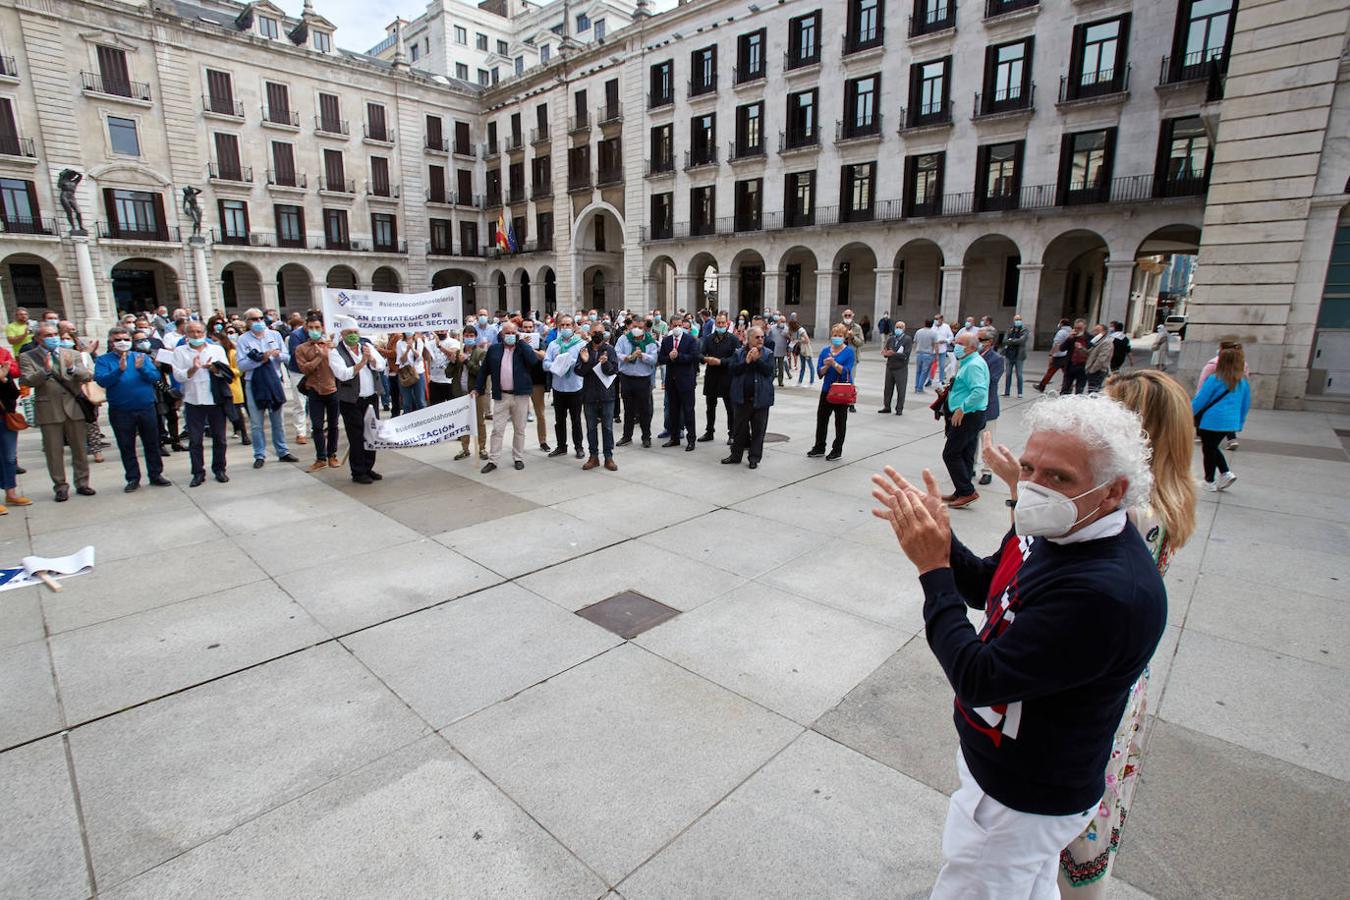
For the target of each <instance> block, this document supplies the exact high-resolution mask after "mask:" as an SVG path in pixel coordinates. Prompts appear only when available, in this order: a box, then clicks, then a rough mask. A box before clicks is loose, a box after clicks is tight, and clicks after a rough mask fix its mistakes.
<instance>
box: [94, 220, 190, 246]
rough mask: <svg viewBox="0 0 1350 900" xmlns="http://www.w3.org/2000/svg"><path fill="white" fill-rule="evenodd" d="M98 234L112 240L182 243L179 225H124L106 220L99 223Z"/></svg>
mask: <svg viewBox="0 0 1350 900" xmlns="http://www.w3.org/2000/svg"><path fill="white" fill-rule="evenodd" d="M98 236H99V238H100V239H102V240H110V241H167V242H170V243H175V244H177V243H182V240H183V237H182V232H181V231H179V230H178V226H177V225H167V226H163V227H160V226H158V225H154V224H148V223H133V224H129V225H123V224H119V223H114V222H108V221H106V220H104V221H100V222H99V223H98Z"/></svg>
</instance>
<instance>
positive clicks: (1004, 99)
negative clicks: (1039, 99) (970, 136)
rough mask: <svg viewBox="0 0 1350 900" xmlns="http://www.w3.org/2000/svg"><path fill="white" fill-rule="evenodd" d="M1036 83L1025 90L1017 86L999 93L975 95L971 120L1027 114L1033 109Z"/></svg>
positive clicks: (977, 93)
mask: <svg viewBox="0 0 1350 900" xmlns="http://www.w3.org/2000/svg"><path fill="white" fill-rule="evenodd" d="M1035 101H1036V83H1035V82H1032V83H1031V84H1030V85H1028V86H1027V88H1026V89H1025V90H1023V89H1022V86H1021V85H1020V84H1019V85H1017V86H1016V87H1013V88H1004V89H1003V90H1001V91H991V92H986V93H983V94H981V93H979V92H978V91H977V92H976V94H975V108H974V112H973V113H972V114H971V118H972V119H989V118H994V117H998V116H1012V115H1019V114H1027V113H1030V112H1032V111H1033V110H1034V109H1035Z"/></svg>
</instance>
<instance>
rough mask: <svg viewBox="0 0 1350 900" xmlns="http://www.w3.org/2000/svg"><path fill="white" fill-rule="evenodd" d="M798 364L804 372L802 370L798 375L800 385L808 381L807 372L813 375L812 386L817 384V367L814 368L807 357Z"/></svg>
mask: <svg viewBox="0 0 1350 900" xmlns="http://www.w3.org/2000/svg"><path fill="white" fill-rule="evenodd" d="M798 363H799V364H800V365H801V367H802V370H801V371H800V372H798V373H797V383H798V384H801V383H802V382H803V381H804V380H806V373H807V372H810V373H811V383H812V384H815V383H816V367H815V366H813V365H811V360H809V359H807V358H806V357H805V356H803V357H802V358H801V359H800V360H798Z"/></svg>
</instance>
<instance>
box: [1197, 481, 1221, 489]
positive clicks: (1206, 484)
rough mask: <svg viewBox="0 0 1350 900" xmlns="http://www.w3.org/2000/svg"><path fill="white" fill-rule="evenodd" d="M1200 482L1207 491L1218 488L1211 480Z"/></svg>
mask: <svg viewBox="0 0 1350 900" xmlns="http://www.w3.org/2000/svg"><path fill="white" fill-rule="evenodd" d="M1200 484H1201V486H1202V487H1204V489H1205V490H1207V491H1217V490H1218V489H1219V486H1218V485H1217V484H1215V483H1214V482H1212V481H1202V482H1200Z"/></svg>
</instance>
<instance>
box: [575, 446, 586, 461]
mask: <svg viewBox="0 0 1350 900" xmlns="http://www.w3.org/2000/svg"><path fill="white" fill-rule="evenodd" d="M585 458H586V454H585V453H583V452H581V448H580V447H578V448H577V459H585Z"/></svg>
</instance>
